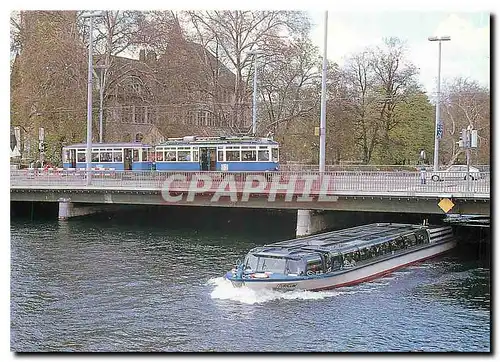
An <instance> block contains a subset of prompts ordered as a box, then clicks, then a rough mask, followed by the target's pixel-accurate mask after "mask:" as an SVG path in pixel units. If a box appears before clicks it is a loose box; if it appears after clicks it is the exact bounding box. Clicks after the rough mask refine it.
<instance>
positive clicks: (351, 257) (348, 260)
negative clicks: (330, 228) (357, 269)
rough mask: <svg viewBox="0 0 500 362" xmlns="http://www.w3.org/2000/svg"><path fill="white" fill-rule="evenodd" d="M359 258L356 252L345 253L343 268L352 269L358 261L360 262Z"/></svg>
mask: <svg viewBox="0 0 500 362" xmlns="http://www.w3.org/2000/svg"><path fill="white" fill-rule="evenodd" d="M360 259H361V257H360V255H359V253H358V252H357V251H351V252H348V253H345V254H344V255H343V266H344V267H347V268H349V267H353V266H355V265H356V263H357V262H358V261H360Z"/></svg>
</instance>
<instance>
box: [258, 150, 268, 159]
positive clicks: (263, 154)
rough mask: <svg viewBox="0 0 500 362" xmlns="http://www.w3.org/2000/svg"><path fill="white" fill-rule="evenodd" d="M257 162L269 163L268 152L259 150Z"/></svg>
mask: <svg viewBox="0 0 500 362" xmlns="http://www.w3.org/2000/svg"><path fill="white" fill-rule="evenodd" d="M259 161H269V151H268V150H259Z"/></svg>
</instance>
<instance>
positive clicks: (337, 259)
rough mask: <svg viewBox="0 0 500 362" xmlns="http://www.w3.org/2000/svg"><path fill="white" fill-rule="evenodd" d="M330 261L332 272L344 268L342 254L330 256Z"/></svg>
mask: <svg viewBox="0 0 500 362" xmlns="http://www.w3.org/2000/svg"><path fill="white" fill-rule="evenodd" d="M329 259H330V271H335V270H340V269H341V268H342V256H341V255H340V254H330V255H329ZM327 271H328V267H327Z"/></svg>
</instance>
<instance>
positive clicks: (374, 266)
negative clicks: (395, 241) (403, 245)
mask: <svg viewBox="0 0 500 362" xmlns="http://www.w3.org/2000/svg"><path fill="white" fill-rule="evenodd" d="M455 246H456V240H454V239H449V240H447V241H442V242H440V243H436V244H431V245H428V246H426V247H425V248H421V249H418V250H412V251H408V252H406V253H404V254H400V255H394V256H391V257H389V258H384V259H383V260H379V261H373V262H371V263H369V264H366V265H361V266H356V267H352V268H349V269H343V270H341V271H339V272H334V273H330V274H328V273H327V274H322V275H315V276H311V277H300V279H299V278H293V277H292V278H285V279H283V278H281V279H275V280H273V278H268V279H245V278H244V279H236V278H228V279H229V280H230V281H231V282H232V283H233V286H235V287H242V286H245V287H248V288H251V289H274V290H283V291H289V290H312V291H318V290H327V289H333V288H338V287H343V286H348V285H354V284H358V283H362V282H365V281H368V280H372V279H375V278H378V277H380V276H382V275H385V274H388V273H391V272H393V271H395V270H398V269H401V268H403V267H405V266H407V265H410V264H413V263H417V262H420V261H423V260H426V259H430V258H433V257H435V256H437V255H439V254H442V253H445V252H447V251H448V250H450V249H452V248H454V247H455Z"/></svg>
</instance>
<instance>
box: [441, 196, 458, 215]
mask: <svg viewBox="0 0 500 362" xmlns="http://www.w3.org/2000/svg"><path fill="white" fill-rule="evenodd" d="M438 206H439V207H440V208H441V210H443V211H444V212H448V211H450V210H451V209H453V206H455V204H454V203H453V201H451V200H450V199H442V200H441V201H439V203H438Z"/></svg>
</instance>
